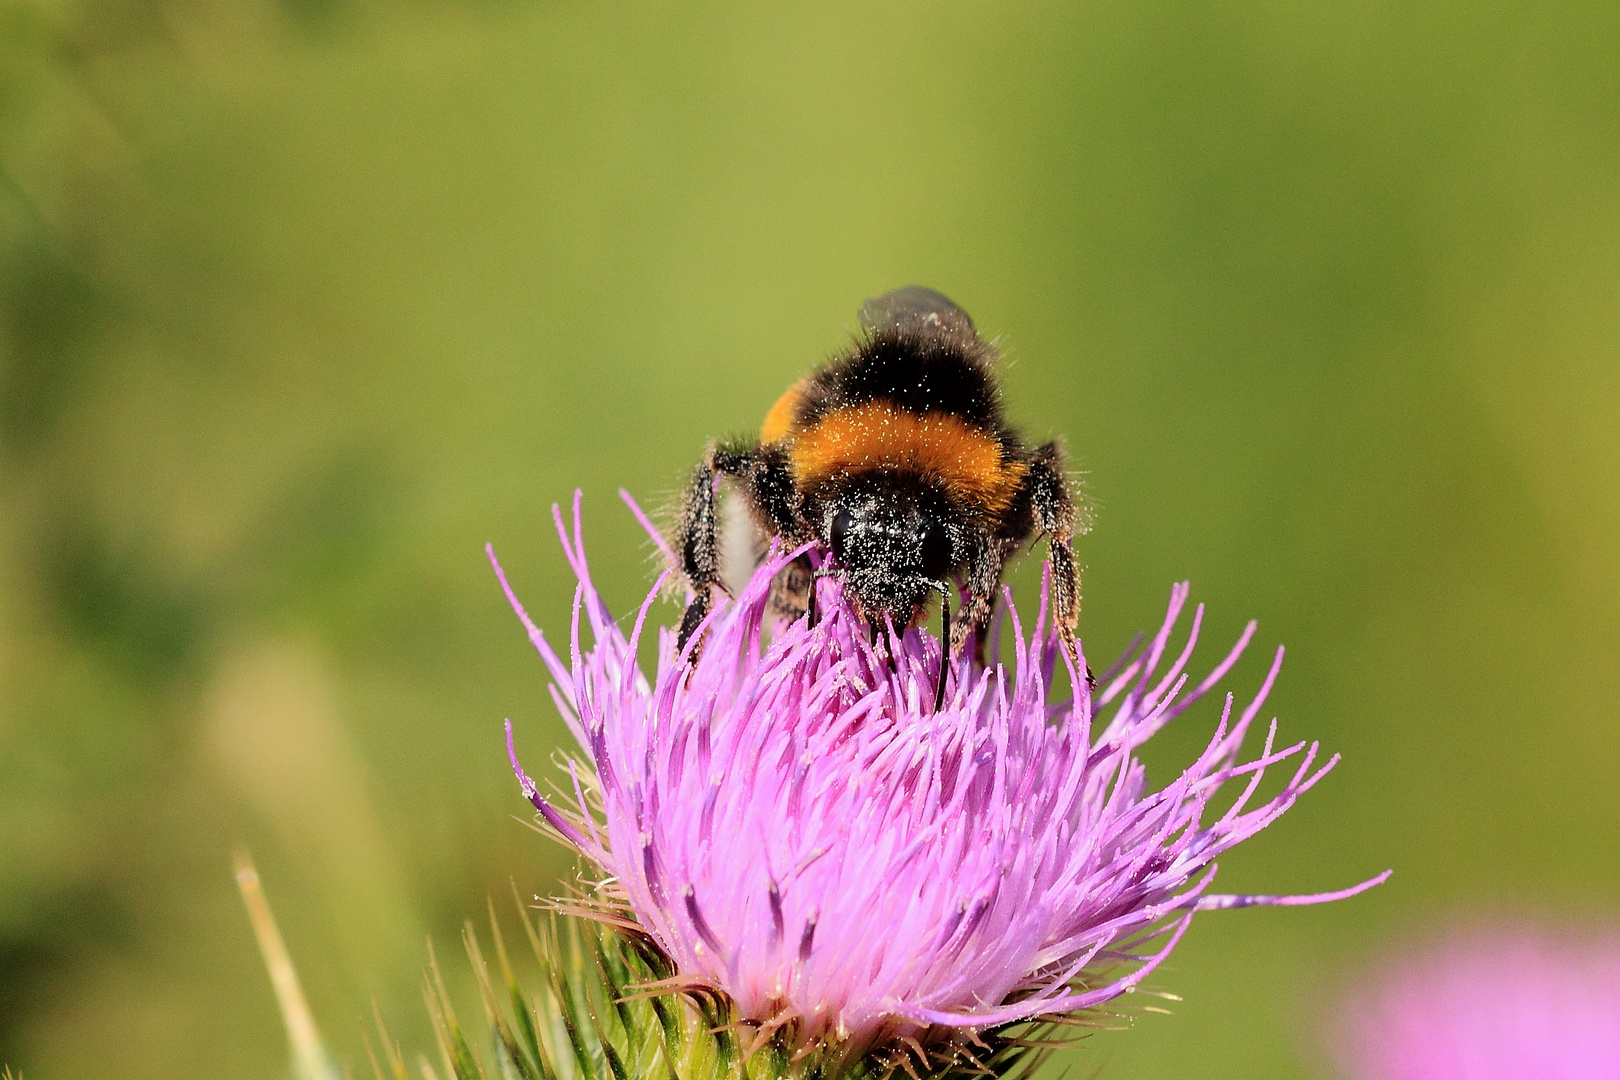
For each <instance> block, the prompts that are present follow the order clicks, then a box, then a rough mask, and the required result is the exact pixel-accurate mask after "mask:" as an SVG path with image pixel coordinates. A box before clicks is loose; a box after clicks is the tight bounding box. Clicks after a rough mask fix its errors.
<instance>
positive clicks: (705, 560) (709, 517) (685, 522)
mask: <svg viewBox="0 0 1620 1080" xmlns="http://www.w3.org/2000/svg"><path fill="white" fill-rule="evenodd" d="M718 479H719V477H718V476H717V475H716V470H715V468H714V463H713V456H712V455H710V456H709V457H707V458H705V460H703V461H702V462H700V463H699V464H698V466H697V467H696V468H695V469H693V470H692V479H691V481H690V482H689V483H688V484H687V486H686V496H685V498H684V499H683V501H682V503H681V521H680V525H679V526H678V528H677V529H676V533H675V550H676V552H677V553H678V556H679V558H680V560H681V566H680V569H681V573H683V574H685V575H686V583H687V585H688V586H690V587H691V589H692V599H691V600H689V601H688V602H687V604H686V613H685V614H684V615H682V616H681V630H680V634H679V636H678V637H677V638H676V639H675V640H676V648H677V649H684V648H686V643H687V641H688V640H690V639H691V637H692V634H693V633H694V632H696V630H697V628H698V626H699V624H701V623H702V622H703V620H704V619H705V618H707V617H708V614H709V605H710V604H711V603H712V601H713V592H714V586H715V585H717V584H719V582H720V550H719V545H718V544H717V543H715V538H714V487H715V483H716V481H717V480H718ZM700 647H701V646H700ZM698 651H699V650H698V649H697V648H694V649H693V650H692V659H693V660H696V659H697V655H698Z"/></svg>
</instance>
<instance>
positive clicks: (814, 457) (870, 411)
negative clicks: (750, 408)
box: [772, 391, 1028, 517]
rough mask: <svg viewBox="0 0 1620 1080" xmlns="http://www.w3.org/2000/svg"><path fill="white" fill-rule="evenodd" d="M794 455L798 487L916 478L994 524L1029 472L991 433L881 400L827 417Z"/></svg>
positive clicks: (800, 438) (798, 440)
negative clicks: (855, 476)
mask: <svg viewBox="0 0 1620 1080" xmlns="http://www.w3.org/2000/svg"><path fill="white" fill-rule="evenodd" d="M792 392H793V391H789V393H792ZM778 404H779V405H780V403H778ZM775 411H776V410H774V409H773V410H772V413H773V414H774V413H775ZM789 455H790V460H791V462H792V468H793V474H794V479H795V480H796V481H797V482H798V483H800V484H805V483H813V482H815V481H816V480H818V479H822V478H824V477H828V476H831V475H833V474H835V473H839V472H862V471H865V470H868V469H885V470H895V471H901V472H909V473H915V474H917V475H920V476H922V477H923V478H925V479H930V480H933V481H935V482H936V483H938V484H939V485H940V486H941V487H942V488H944V490H945V491H946V493H947V494H949V495H951V496H952V497H953V498H955V499H958V500H960V501H961V502H963V503H966V504H968V505H971V506H974V507H978V508H981V509H982V510H983V511H984V512H986V513H987V514H988V515H990V516H991V517H999V516H1000V515H1001V514H1002V513H1004V512H1005V511H1006V509H1007V506H1008V504H1009V503H1010V502H1011V501H1012V498H1013V495H1014V494H1015V493H1016V492H1017V490H1018V486H1019V483H1020V482H1021V481H1022V480H1023V477H1024V473H1025V472H1027V471H1028V467H1027V466H1026V465H1025V464H1024V463H1023V462H1021V461H1008V460H1006V458H1005V456H1004V455H1003V453H1002V448H1001V443H1000V442H998V441H997V440H996V438H995V436H993V435H992V434H990V433H989V432H987V431H984V430H982V429H980V428H977V427H974V426H973V425H971V424H968V423H965V422H964V421H962V420H961V419H959V418H957V417H955V416H952V415H950V414H949V413H943V412H932V413H926V414H924V415H922V416H917V415H915V414H913V413H908V412H902V411H901V410H899V409H896V408H895V407H894V406H893V405H891V404H888V403H886V402H882V401H876V402H869V403H867V404H865V405H855V406H850V407H849V408H844V409H838V410H836V411H834V412H830V413H828V414H827V415H826V416H824V417H822V418H821V419H820V421H818V422H817V423H816V424H814V425H813V426H811V427H808V428H806V429H805V430H803V431H801V432H799V433H798V434H797V435H796V436H795V437H794V439H793V445H792V447H791V448H790V449H789Z"/></svg>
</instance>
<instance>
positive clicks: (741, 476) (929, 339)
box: [675, 286, 1080, 698]
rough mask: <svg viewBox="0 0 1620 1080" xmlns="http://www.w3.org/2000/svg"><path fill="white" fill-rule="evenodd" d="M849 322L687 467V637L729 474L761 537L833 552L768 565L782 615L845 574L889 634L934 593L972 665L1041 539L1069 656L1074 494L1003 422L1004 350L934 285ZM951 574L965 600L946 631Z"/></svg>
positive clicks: (1055, 455)
mask: <svg viewBox="0 0 1620 1080" xmlns="http://www.w3.org/2000/svg"><path fill="white" fill-rule="evenodd" d="M859 320H860V325H861V332H860V334H858V335H857V336H856V338H855V339H854V340H853V341H852V342H851V344H850V345H849V346H848V347H847V348H846V349H845V350H844V351H843V352H842V353H840V354H839V355H837V356H835V357H833V359H831V360H829V361H828V362H827V363H825V364H823V365H822V366H820V367H818V368H816V369H815V370H814V371H812V372H810V374H808V375H806V376H805V377H804V378H802V379H800V380H799V381H798V382H796V383H794V384H793V385H792V386H791V387H789V388H788V391H787V392H786V393H785V394H783V395H782V397H781V399H780V400H778V401H777V402H776V404H775V405H774V406H772V407H771V410H770V412H769V413H768V414H767V415H766V417H765V423H764V426H763V427H762V429H761V430H760V434H759V437H758V438H757V439H753V438H746V439H735V440H731V441H726V442H721V443H718V444H715V445H712V446H711V447H710V449H709V451H708V453H707V454H706V455H705V457H704V459H703V461H702V462H701V463H700V464H699V465H698V466H697V468H696V469H695V470H694V471H693V473H692V479H691V483H690V485H689V486H688V488H687V491H686V495H685V499H684V502H683V505H682V508H681V512H680V522H679V525H678V528H677V530H676V536H675V540H676V551H677V552H678V553H679V555H678V557H679V559H680V563H681V565H680V569H681V570H682V571H683V572H684V574H685V576H686V579H687V582H688V584H689V585H690V586H691V590H692V597H691V600H690V602H689V603H688V605H687V607H686V612H685V615H684V616H683V618H682V619H681V628H680V637H679V643H680V645H681V647H683V648H684V647H685V646H686V644H687V642H688V640H689V639H690V638H691V637H692V635H693V634H694V633H695V632H696V631H697V629H698V627H699V625H700V624H701V623H702V622H703V619H704V617H705V616H706V615H707V614H708V612H709V608H710V604H711V603H712V594H713V590H714V588H715V587H716V586H717V585H718V584H719V580H720V557H719V551H718V548H717V544H716V540H715V494H716V488H717V486H718V481H719V479H720V478H722V477H723V478H726V479H728V480H730V481H731V483H732V484H733V485H734V486H735V488H736V489H737V490H738V492H739V493H740V494H741V495H742V498H743V502H744V504H745V506H746V507H747V510H748V512H749V515H750V516H751V517H752V519H753V522H754V524H755V526H756V527H757V529H758V534H759V536H760V538H761V542H762V543H763V541H764V540H766V539H768V538H769V537H772V536H776V537H780V538H781V539H782V540H783V541H784V542H785V543H786V544H788V545H789V546H796V545H800V544H804V543H807V542H810V541H818V542H819V543H820V544H821V545H822V547H823V548H824V549H825V550H826V551H827V552H828V553H830V556H831V558H830V559H829V560H827V561H826V562H825V564H824V566H823V567H822V568H821V569H819V570H813V569H812V567H811V564H810V562H809V560H808V559H807V558H805V557H804V556H801V557H800V559H799V560H798V561H797V562H796V563H795V564H793V565H791V566H789V567H788V569H787V570H785V571H784V572H783V573H782V574H781V575H779V576H778V579H777V581H776V582H775V583H774V586H773V602H774V604H775V606H776V609H777V611H778V612H779V613H781V614H783V615H786V616H789V617H793V616H798V615H802V614H805V613H806V612H809V613H810V614H811V617H812V618H813V617H814V585H815V578H816V577H817V576H820V575H826V574H833V575H837V576H839V577H841V578H842V579H843V581H844V584H845V589H846V591H847V593H848V595H849V596H850V597H851V598H852V599H853V601H854V602H855V605H856V607H857V609H858V610H859V611H860V613H861V614H862V615H863V616H864V617H865V619H866V620H867V622H868V623H869V624H870V626H871V628H872V633H873V636H874V639H875V638H876V636H877V634H878V632H879V629H880V627H881V626H882V624H883V623H884V621H885V620H887V621H889V622H890V623H891V624H892V625H893V626H894V628H895V629H896V630H904V629H906V628H908V627H914V626H917V625H919V624H920V623H921V622H922V621H923V619H924V617H925V615H926V611H927V607H928V604H929V602H930V600H931V599H932V598H933V596H934V595H935V594H936V593H937V594H938V595H939V597H940V600H941V617H942V620H943V624H944V633H943V636H942V639H943V640H944V641H946V642H948V643H949V648H948V649H946V650H944V653H945V655H946V656H947V657H948V656H950V655H953V654H955V653H958V652H959V651H960V650H961V649H962V647H963V645H964V643H965V642H966V641H967V640H968V638H969V637H970V636H971V637H975V639H976V641H977V642H978V645H977V648H978V650H979V655H980V658H981V659H982V658H983V652H984V644H983V642H984V633H983V631H984V629H985V625H986V623H987V622H988V621H989V617H990V613H991V610H992V608H993V606H994V597H995V591H996V588H997V587H998V586H999V584H1000V582H1001V574H1002V567H1003V565H1004V564H1005V563H1006V561H1007V559H1008V557H1009V556H1010V555H1012V554H1013V553H1014V552H1015V551H1016V550H1017V549H1018V548H1019V547H1021V546H1023V545H1025V544H1028V543H1030V542H1032V541H1033V540H1034V539H1035V538H1036V536H1037V534H1039V535H1042V536H1045V538H1046V540H1047V545H1048V549H1049V552H1050V560H1051V566H1052V596H1053V605H1054V608H1055V615H1056V624H1057V629H1058V633H1059V635H1060V636H1061V638H1062V641H1063V644H1064V647H1065V649H1066V650H1067V651H1068V653H1069V655H1070V657H1071V658H1074V656H1075V646H1074V631H1075V622H1076V618H1077V616H1078V614H1079V609H1080V578H1079V574H1078V572H1077V570H1076V568H1075V563H1074V555H1073V553H1072V551H1071V549H1070V542H1071V540H1072V539H1073V537H1074V534H1075V528H1076V512H1075V496H1074V491H1073V490H1072V488H1071V486H1070V484H1069V481H1068V479H1067V477H1066V476H1065V474H1064V470H1063V458H1062V453H1061V451H1060V450H1059V448H1058V445H1057V444H1056V443H1052V442H1049V443H1046V444H1045V445H1042V446H1035V447H1032V446H1029V445H1028V444H1026V443H1025V442H1024V441H1023V439H1022V438H1021V437H1020V436H1019V434H1018V433H1017V432H1016V431H1015V430H1014V429H1013V428H1011V427H1010V426H1008V424H1007V422H1006V420H1005V419H1004V418H1003V416H1002V409H1001V395H1000V389H999V387H998V385H997V379H996V366H997V363H998V362H999V360H1000V355H999V353H998V352H997V351H996V348H995V346H994V345H992V344H991V343H990V342H988V341H986V340H985V339H984V338H982V337H980V336H979V334H978V331H977V330H976V329H975V328H974V326H973V320H972V319H970V318H969V317H968V315H967V313H966V312H965V311H963V310H962V309H961V308H959V307H957V306H956V305H955V304H953V303H952V302H951V301H950V300H947V299H946V298H945V297H944V296H941V295H940V294H939V293H937V292H934V291H933V290H931V289H924V288H921V287H918V286H908V287H906V288H903V289H897V290H895V291H894V292H891V293H887V294H885V295H883V296H880V297H877V298H876V299H873V300H868V301H867V302H866V304H865V306H864V307H862V308H861V311H860V315H859ZM953 581H954V582H955V583H956V585H957V586H958V587H959V588H960V590H961V595H962V610H961V612H960V614H959V616H958V618H957V619H956V620H955V624H954V625H953V624H952V619H951V609H950V594H951V591H952V582H953ZM695 653H696V650H695V649H694V655H695ZM942 665H943V661H942ZM944 674H945V673H944V670H943V668H942V670H941V673H940V679H939V682H938V685H937V687H936V696H937V697H940V698H942V697H943V693H944V688H945V678H944Z"/></svg>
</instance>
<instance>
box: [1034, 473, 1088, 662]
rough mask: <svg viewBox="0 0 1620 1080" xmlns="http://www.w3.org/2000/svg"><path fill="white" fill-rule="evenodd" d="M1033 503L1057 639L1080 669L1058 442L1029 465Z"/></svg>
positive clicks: (1076, 591)
mask: <svg viewBox="0 0 1620 1080" xmlns="http://www.w3.org/2000/svg"><path fill="white" fill-rule="evenodd" d="M1028 485H1029V495H1030V503H1031V505H1032V506H1033V508H1034V510H1035V527H1036V528H1037V529H1039V530H1040V531H1041V532H1043V533H1045V534H1046V545H1047V551H1048V558H1049V559H1050V561H1051V564H1052V606H1053V609H1054V611H1053V614H1054V616H1055V619H1054V621H1055V622H1056V624H1057V632H1058V637H1059V638H1060V639H1061V640H1062V642H1063V649H1064V651H1065V652H1067V653H1068V654H1069V659H1070V660H1071V661H1073V662H1074V663H1075V664H1076V666H1077V667H1078V666H1079V649H1078V648H1077V647H1076V646H1075V640H1074V629H1075V625H1076V624H1077V623H1078V622H1079V620H1080V571H1079V569H1078V568H1077V567H1076V566H1075V564H1074V551H1073V549H1072V548H1071V547H1070V544H1071V542H1072V541H1073V539H1074V533H1075V522H1076V517H1077V515H1076V513H1075V507H1074V494H1073V492H1072V491H1071V490H1070V488H1069V481H1068V478H1067V477H1066V476H1064V474H1063V452H1062V451H1061V450H1059V449H1058V445H1057V443H1047V444H1046V445H1045V446H1042V447H1039V448H1037V449H1036V451H1035V454H1034V457H1033V458H1032V459H1031V461H1030V463H1029V479H1028ZM1085 674H1086V682H1087V684H1088V685H1095V682H1096V680H1095V679H1093V677H1092V674H1091V669H1090V668H1089V667H1087V668H1086V669H1085Z"/></svg>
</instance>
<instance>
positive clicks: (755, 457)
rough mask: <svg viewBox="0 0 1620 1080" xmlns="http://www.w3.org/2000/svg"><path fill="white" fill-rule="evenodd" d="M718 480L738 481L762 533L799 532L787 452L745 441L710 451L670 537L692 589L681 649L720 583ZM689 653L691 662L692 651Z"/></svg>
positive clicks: (679, 640)
mask: <svg viewBox="0 0 1620 1080" xmlns="http://www.w3.org/2000/svg"><path fill="white" fill-rule="evenodd" d="M721 476H729V477H731V478H732V479H733V480H734V481H735V482H736V483H737V485H738V487H739V488H740V489H741V493H742V495H743V497H744V499H745V500H746V501H747V503H748V507H749V509H750V511H751V512H752V513H753V516H754V520H755V523H756V524H758V525H759V526H760V528H761V529H762V530H764V531H767V532H771V533H777V534H781V535H784V536H787V537H789V538H791V537H792V536H793V535H794V534H795V533H797V532H798V528H797V525H796V517H795V515H794V512H793V509H794V506H795V501H794V500H795V497H794V494H793V478H792V475H791V474H790V473H789V472H788V468H787V455H786V454H784V453H783V452H782V451H780V450H777V449H775V448H772V447H768V446H767V447H761V446H757V445H751V444H749V443H746V442H736V443H728V444H721V445H719V446H715V447H713V448H712V449H710V451H709V453H708V454H707V455H705V457H704V460H703V462H702V464H700V465H698V466H697V468H695V469H694V470H692V480H691V482H690V483H689V484H688V485H687V490H686V498H685V501H684V502H683V504H682V507H681V523H680V527H679V529H678V530H677V532H676V538H675V539H676V549H677V551H678V552H679V555H680V560H681V567H680V569H681V572H682V573H683V574H685V575H686V580H687V583H688V584H689V585H690V586H691V588H692V599H691V601H690V602H689V603H688V604H687V606H686V613H685V614H684V615H683V616H682V617H681V629H680V634H679V636H678V638H677V639H676V640H677V645H678V647H679V648H685V647H686V643H687V641H688V640H689V639H690V638H691V637H692V635H693V634H694V633H696V631H697V628H698V626H699V625H700V624H701V623H702V622H703V620H704V619H705V618H706V617H707V616H708V614H709V608H710V605H711V604H712V603H713V590H714V587H715V586H716V585H717V584H719V582H720V552H719V546H718V545H717V544H716V542H715V507H714V498H715V484H716V481H717V480H718V478H719V477H721ZM692 655H693V658H694V659H695V658H696V656H697V650H696V649H694V650H693V654H692Z"/></svg>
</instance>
